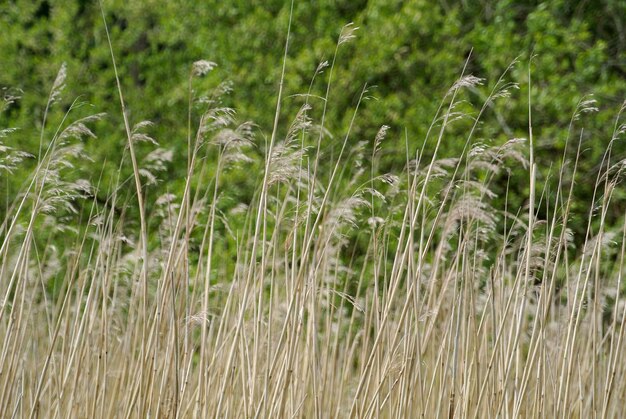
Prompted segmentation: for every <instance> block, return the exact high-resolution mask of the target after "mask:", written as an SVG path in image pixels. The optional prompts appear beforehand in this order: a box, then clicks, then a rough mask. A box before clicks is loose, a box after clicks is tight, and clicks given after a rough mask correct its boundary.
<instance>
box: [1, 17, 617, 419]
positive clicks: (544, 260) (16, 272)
mask: <svg viewBox="0 0 626 419" xmlns="http://www.w3.org/2000/svg"><path fill="white" fill-rule="evenodd" d="M352 36H353V28H351V27H348V28H346V29H345V30H344V32H343V33H342V35H341V37H340V40H339V42H338V46H337V51H339V50H340V47H341V44H343V43H345V42H348V41H349V40H350V38H351V37H352ZM337 51H336V52H335V56H336V54H337ZM333 64H334V59H333V61H332V64H331V65H330V66H329V68H327V71H329V72H330V75H329V77H328V80H329V83H328V90H327V92H326V99H327V98H328V97H329V94H330V91H331V88H332V84H331V80H332V71H333ZM324 67H325V65H323V66H320V68H319V69H318V70H319V71H321V70H322V69H323V68H324ZM212 68H213V64H212V63H209V62H198V63H196V64H195V66H194V67H193V69H192V70H191V72H190V83H189V85H190V90H189V94H190V99H189V102H190V118H189V121H190V123H189V138H188V143H189V153H188V164H187V167H188V177H187V179H188V180H187V183H186V187H185V189H184V193H183V196H182V197H178V198H177V197H175V196H173V195H168V194H164V195H162V196H161V197H159V199H158V200H155V202H156V204H155V205H156V209H155V210H154V211H155V212H154V214H153V215H152V216H151V221H150V220H148V217H147V214H146V210H145V208H144V200H145V199H146V198H145V195H144V193H143V190H144V187H145V183H147V182H149V181H151V180H152V181H154V180H156V178H157V177H158V173H156V171H157V170H158V168H159V167H161V166H160V165H161V164H164V162H166V161H167V160H169V159H171V158H172V156H171V155H169V154H168V153H167V152H165V151H163V150H160V151H159V150H158V149H157V150H156V151H155V152H153V154H151V156H152V157H151V158H148V159H144V161H140V160H139V159H138V158H137V157H135V154H134V152H133V146H134V144H135V143H136V142H137V141H141V140H149V137H147V136H146V135H145V134H141V132H143V131H142V129H143V128H145V127H146V124H138V125H137V126H136V127H135V129H132V128H131V125H130V123H129V122H128V121H127V120H126V118H125V122H126V124H125V126H126V134H127V136H128V144H129V148H128V151H129V154H130V156H131V163H132V164H133V168H134V169H133V172H134V178H133V179H134V182H135V183H136V186H137V188H136V193H137V198H138V200H137V201H136V202H137V203H138V204H137V205H138V206H139V208H138V214H139V217H140V218H141V223H140V227H139V230H138V231H135V232H132V231H131V232H129V231H127V229H128V228H129V227H127V225H128V224H127V223H126V222H125V218H124V217H125V213H126V212H127V211H126V210H129V209H130V206H132V203H131V202H132V201H130V202H127V201H125V200H123V199H122V198H120V197H119V196H118V195H117V194H116V193H111V194H110V197H109V199H108V201H107V202H106V204H100V203H97V202H94V203H93V204H92V205H91V206H87V210H86V211H88V214H87V213H85V214H84V217H88V219H89V220H90V222H89V226H88V227H87V228H82V229H81V228H79V227H78V226H74V227H75V231H74V232H73V233H72V232H67V233H62V234H66V236H67V237H73V238H75V241H74V244H73V245H72V246H69V247H68V248H67V249H65V250H63V251H60V250H59V249H58V248H57V247H56V246H55V243H54V241H50V242H46V243H42V242H41V241H40V240H39V239H38V237H39V236H40V235H42V234H44V233H45V234H44V236H46V237H47V236H48V234H49V233H50V232H51V231H53V230H54V229H63V228H71V227H72V226H69V227H68V226H63V225H62V221H59V219H58V218H57V217H56V216H55V215H56V214H57V213H60V212H62V209H63V208H70V209H71V208H74V206H75V205H74V202H75V199H76V198H77V197H79V196H82V195H81V194H82V193H83V192H84V191H93V190H94V189H96V188H104V186H90V185H88V184H87V183H85V182H66V181H64V173H65V171H66V170H67V167H68V164H69V163H70V162H71V161H72V159H75V158H76V157H77V156H80V152H81V150H80V147H79V146H78V144H79V143H77V142H75V141H73V138H76V137H81V136H85V135H87V136H90V135H93V134H92V133H91V131H90V130H89V128H87V125H88V123H89V122H91V121H92V120H93V119H95V118H96V117H97V116H96V117H90V118H87V119H86V120H81V121H76V122H73V123H69V122H66V121H65V120H64V121H63V122H62V123H61V125H60V127H61V128H59V129H58V130H57V132H56V133H55V134H54V135H53V137H52V138H51V139H50V140H49V141H47V142H46V141H44V132H43V130H42V153H41V155H40V158H39V159H38V163H37V167H36V169H35V170H34V171H33V173H32V177H31V180H30V182H29V183H27V184H26V186H25V187H24V190H23V191H22V193H21V194H20V195H19V196H18V197H17V198H16V199H15V201H14V203H13V205H12V206H11V208H9V209H8V210H7V213H6V217H5V219H4V220H3V224H2V226H1V229H0V232H1V234H2V236H1V238H2V247H1V248H0V261H1V268H0V298H1V302H2V306H1V307H0V330H1V333H0V336H1V338H0V350H1V352H0V365H1V370H0V416H1V417H30V418H33V417H68V418H81V417H85V418H109V417H121V418H124V417H172V418H173V417H198V418H207V417H266V418H273V417H277V418H290V417H359V418H366V417H374V418H379V417H383V418H397V417H407V418H408V417H470V418H478V417H480V418H483V417H581V418H587V417H618V416H620V415H621V414H622V413H623V412H622V406H623V405H624V397H625V396H626V385H625V384H624V383H626V377H625V373H626V363H624V362H623V361H622V357H621V352H622V350H623V349H624V343H623V339H622V338H623V334H624V321H625V318H626V317H625V310H624V307H625V305H624V300H623V293H622V289H623V284H622V274H623V272H624V266H623V264H624V255H625V254H626V252H625V249H624V246H625V245H626V240H624V235H625V234H626V229H622V230H619V231H614V230H612V229H610V228H609V227H608V226H607V225H605V222H604V220H605V218H606V214H607V213H608V211H609V209H610V208H611V197H612V194H613V192H614V190H615V188H616V186H617V184H618V182H619V179H620V177H621V175H622V170H623V167H624V166H623V164H622V162H615V161H614V159H612V156H611V147H612V143H613V141H614V140H615V139H617V137H618V135H620V134H621V133H622V132H623V131H624V126H622V125H620V116H618V117H617V118H616V124H615V134H614V138H613V139H612V140H611V142H610V144H609V146H608V149H607V152H606V154H605V157H604V160H603V161H602V164H601V166H602V170H601V171H600V175H599V176H598V177H597V179H596V180H595V181H596V196H595V198H594V200H593V202H592V203H591V206H590V209H589V216H588V228H587V235H586V238H585V240H584V251H578V252H576V251H575V250H573V249H572V237H571V233H570V229H569V226H570V224H571V220H570V216H571V214H570V212H571V204H572V198H571V197H572V190H573V189H572V188H574V187H575V186H574V185H575V182H574V181H575V179H577V178H578V176H579V174H578V173H577V160H574V161H567V160H566V159H565V155H568V156H569V155H574V156H578V155H579V153H580V149H579V141H578V134H576V132H577V129H578V128H576V127H577V126H578V123H577V122H576V119H577V117H578V116H579V114H582V113H585V112H587V111H591V110H593V109H592V105H593V104H592V103H591V102H581V106H580V107H579V109H578V111H577V112H578V113H577V115H575V117H574V118H572V127H571V130H570V133H569V134H568V149H567V150H566V153H565V155H564V157H563V164H561V165H559V166H557V167H560V169H558V173H556V174H555V175H554V176H553V178H552V179H550V180H547V181H546V183H545V184H541V185H538V184H537V182H538V180H537V178H536V173H537V169H536V162H535V159H534V156H533V140H532V123H531V122H529V133H528V134H529V135H528V139H529V141H523V140H511V141H509V142H507V143H506V144H504V145H502V146H498V147H488V146H486V145H483V144H477V143H475V141H474V138H473V137H474V134H475V131H476V129H477V126H478V123H479V121H480V120H481V118H482V117H483V113H484V112H485V110H486V109H487V106H492V102H493V101H496V100H502V98H506V97H508V94H507V89H509V88H511V85H509V84H507V83H505V81H504V80H505V75H503V77H502V79H501V80H499V81H498V82H497V84H496V85H495V87H494V90H493V91H492V93H491V95H490V97H489V98H488V100H487V101H486V102H485V105H484V106H483V108H481V109H479V110H478V111H477V112H476V113H475V114H474V115H473V118H474V120H473V122H472V124H470V126H471V129H470V130H469V131H468V132H467V136H466V137H465V138H463V139H461V141H465V143H466V147H465V149H466V151H465V152H464V153H463V154H462V155H460V156H458V158H455V159H442V158H440V157H439V156H438V153H439V149H440V145H441V144H442V143H443V142H445V141H459V138H457V137H454V138H448V135H449V134H448V132H449V131H448V128H449V127H450V126H451V124H454V123H455V121H457V120H459V119H463V118H466V115H462V114H459V113H457V111H456V106H457V105H458V101H457V97H458V94H459V92H460V91H462V89H466V88H473V87H474V86H476V84H477V83H480V82H481V80H479V79H477V78H475V77H472V76H466V75H463V74H462V75H461V77H460V78H459V80H458V81H457V82H456V83H455V84H454V85H453V87H452V88H451V89H450V90H449V92H448V93H447V95H446V96H445V98H444V99H443V101H442V103H441V107H440V110H439V113H438V114H437V115H436V116H435V118H434V119H433V125H432V126H431V127H430V129H429V132H428V134H427V138H426V139H425V140H424V141H423V147H422V148H421V149H420V150H418V153H417V154H416V156H415V158H412V157H409V156H407V164H406V169H405V171H404V172H403V173H399V174H396V175H392V174H388V173H378V160H379V155H380V150H381V149H383V150H384V147H385V141H388V140H386V139H385V135H386V128H383V129H382V130H381V132H380V133H379V135H378V136H377V137H376V138H375V139H373V141H372V145H371V146H369V148H368V147H367V146H361V148H359V147H357V148H353V149H351V148H350V147H349V146H348V144H350V143H351V139H350V135H351V134H350V131H351V129H352V124H351V125H350V128H349V129H348V130H347V132H346V134H345V136H344V137H343V138H341V139H340V141H342V144H343V146H342V147H341V152H340V153H339V154H338V155H337V154H335V155H334V158H333V159H332V160H331V161H329V158H328V157H327V156H328V155H325V154H324V148H325V144H326V143H328V142H329V140H328V138H326V134H325V129H324V125H325V122H324V116H322V118H321V122H320V124H319V126H315V125H314V124H313V123H312V121H311V119H310V117H309V112H310V108H309V104H308V100H309V99H308V98H309V96H305V99H306V102H307V103H305V106H303V108H302V110H301V112H300V113H299V114H298V115H297V117H296V118H295V120H294V123H293V124H292V126H291V128H290V129H289V130H288V134H287V135H286V137H285V138H284V139H283V140H281V139H280V138H279V135H278V133H279V132H280V127H279V119H278V115H279V114H280V112H281V109H280V103H281V100H280V98H281V94H282V93H281V94H279V100H278V103H279V106H278V108H277V112H276V114H277V118H276V123H275V126H274V129H273V131H272V134H271V136H270V138H268V139H267V141H266V147H265V150H266V155H265V162H264V164H263V171H262V173H261V175H260V176H259V178H258V179H259V180H258V185H257V189H256V193H255V195H254V199H253V200H252V202H246V203H241V204H240V205H230V208H232V210H231V211H230V212H229V213H226V214H224V213H222V212H221V211H220V209H219V205H218V204H219V203H220V199H222V197H223V196H224V194H227V193H228V188H229V185H228V184H225V183H224V181H223V176H224V173H225V171H227V170H229V168H230V167H232V166H233V165H237V164H241V162H242V161H243V162H244V164H245V162H246V161H247V159H250V158H251V157H249V156H248V155H247V154H246V152H247V150H248V147H249V146H250V145H251V144H253V143H254V142H255V141H257V139H256V138H255V136H254V135H253V134H254V132H255V128H253V126H251V125H250V124H241V125H236V124H235V123H234V119H233V115H232V112H231V111H230V110H228V109H220V108H215V107H213V106H212V103H211V102H209V106H208V108H207V109H205V112H204V113H203V114H202V117H201V119H200V123H199V126H197V127H196V128H195V129H192V127H191V120H192V117H191V112H192V110H191V109H192V104H193V103H195V102H196V98H195V96H194V92H193V90H192V81H193V78H194V77H200V76H201V75H202V74H204V73H205V72H206V71H210V70H211V69H212ZM283 72H284V69H283ZM317 75H318V73H316V76H317ZM59 77H60V79H58V80H57V81H56V82H55V84H54V87H53V89H52V93H51V95H50V100H49V103H48V105H49V106H52V105H54V102H55V100H56V98H57V97H58V95H59V94H60V90H61V88H62V85H63V80H62V78H63V77H65V74H64V72H62V74H61V73H60V75H59ZM513 87H514V86H513ZM119 93H120V98H121V90H120V92H119ZM363 93H364V95H366V89H364V92H363ZM364 95H363V96H364ZM327 103H328V101H327V100H326V101H324V102H323V107H324V109H323V110H322V112H323V115H325V106H327ZM131 106H132V104H131ZM122 107H123V108H125V104H124V103H123V101H122ZM530 109H531V107H530V105H529V121H531V118H530V117H531V111H530ZM357 110H358V106H357V108H356V109H355V111H354V116H356V115H357ZM354 121H355V117H353V118H352V122H353V123H354ZM44 126H45V124H44ZM3 134H6V135H10V134H11V133H10V132H8V131H7V132H3ZM311 145H312V146H311ZM4 151H5V154H4V155H5V156H6V158H3V159H4V160H2V163H3V165H5V166H7V168H9V169H11V168H12V166H11V165H13V166H14V165H16V164H19V159H20V158H21V157H24V156H23V155H21V154H19V153H17V152H13V154H11V151H10V150H4ZM365 156H368V159H369V160H368V159H366V158H365ZM525 156H529V157H528V159H527V157H525ZM210 158H211V159H210ZM322 159H324V161H323V163H322ZM360 161H367V164H368V165H367V166H365V165H364V166H362V167H360V166H359V165H358V164H357V162H360ZM9 162H10V163H11V164H9ZM5 163H6V164H5ZM522 166H523V167H525V168H526V169H527V173H528V176H527V179H528V180H527V182H528V185H529V191H530V192H529V196H528V201H527V206H526V207H524V208H509V207H508V204H507V202H508V197H507V196H503V197H499V199H497V198H496V197H495V195H494V193H493V192H492V189H493V188H492V186H493V182H495V181H496V180H499V181H502V179H506V178H507V168H508V167H516V168H517V169H516V170H519V167H522ZM209 169H210V170H209ZM323 172H324V173H323ZM198 173H199V174H201V175H200V176H198ZM206 173H214V176H212V177H210V179H209V176H206V175H204V174H206ZM190 179H196V182H195V183H194V182H192V181H191V180H190ZM363 179H365V181H364V183H363ZM113 183H114V184H113V187H112V188H111V190H113V191H117V190H118V188H117V186H118V185H119V184H120V181H119V180H118V181H113ZM537 191H543V192H537ZM548 192H550V193H548ZM501 203H504V204H501ZM496 205H498V206H502V205H504V207H494V206H496ZM116 208H117V210H114V209H116ZM119 208H122V210H121V211H120V210H119ZM539 208H542V209H544V210H543V211H542V212H541V213H542V214H546V216H545V217H544V219H540V218H539V217H538V215H537V214H539V212H538V210H539ZM154 220H158V221H159V223H160V226H159V228H158V233H156V232H154V231H156V230H157V229H153V230H154V231H153V230H150V232H152V233H151V234H149V233H150V232H149V231H148V229H149V226H148V224H149V221H150V222H151V223H154ZM131 225H132V224H131ZM135 237H138V240H137V242H135V239H134V238H135ZM198 237H199V238H200V240H194V238H198ZM356 240H358V241H359V242H360V243H365V245H364V246H365V248H366V250H365V251H362V252H360V253H359V252H357V251H356V250H355V249H356V246H355V244H354V243H355V241H356ZM615 243H617V244H618V245H616V244H615ZM229 245H230V246H234V249H233V248H230V250H228V251H226V250H225V249H227V248H228V246H229ZM620 246H621V248H620ZM234 254H236V259H233V257H232V255H234ZM196 261H197V262H196ZM59 275H62V277H59ZM51 281H53V282H54V283H55V284H60V285H59V286H57V287H56V288H55V289H53V290H51V289H50V286H49V284H50V283H51Z"/></svg>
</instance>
